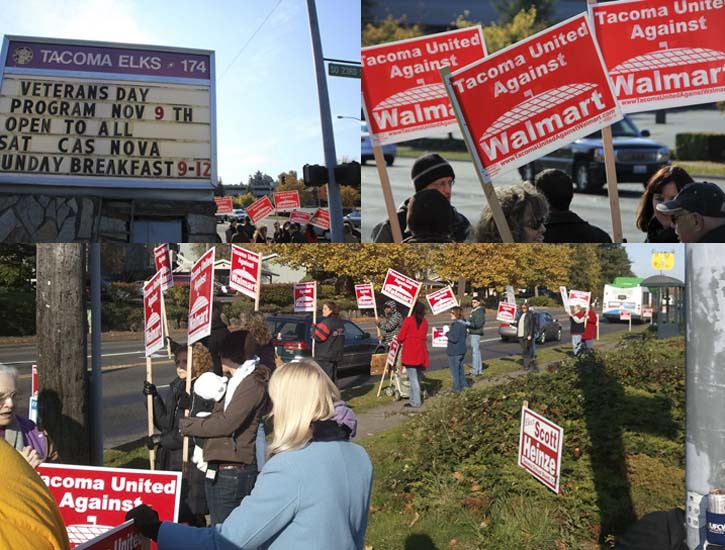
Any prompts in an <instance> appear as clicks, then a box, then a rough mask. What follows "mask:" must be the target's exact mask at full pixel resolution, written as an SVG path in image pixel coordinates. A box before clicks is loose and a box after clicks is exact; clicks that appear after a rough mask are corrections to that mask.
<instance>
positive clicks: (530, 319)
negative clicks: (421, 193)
mask: <svg viewBox="0 0 725 550" xmlns="http://www.w3.org/2000/svg"><path fill="white" fill-rule="evenodd" d="M534 315H535V313H534V312H533V311H531V310H529V311H528V312H526V317H525V318H524V320H523V322H524V335H523V336H521V337H520V338H522V339H524V340H528V338H529V336H531V338H532V339H533V338H534ZM522 317H523V314H522V315H521V317H519V320H518V323H516V334H517V335H518V326H519V324H520V323H521V318H522Z"/></svg>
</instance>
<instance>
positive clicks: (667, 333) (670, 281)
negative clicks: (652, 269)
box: [641, 275, 685, 338]
mask: <svg viewBox="0 0 725 550" xmlns="http://www.w3.org/2000/svg"><path fill="white" fill-rule="evenodd" d="M641 285H642V286H644V287H647V288H648V289H649V290H650V293H651V295H652V308H653V309H654V312H653V322H654V323H655V324H656V325H657V337H658V338H671V337H672V336H678V335H680V334H684V331H685V304H684V301H685V283H683V282H682V281H680V280H679V279H675V278H674V277H668V276H667V275H653V276H652V277H647V278H646V279H644V280H643V281H642V283H641Z"/></svg>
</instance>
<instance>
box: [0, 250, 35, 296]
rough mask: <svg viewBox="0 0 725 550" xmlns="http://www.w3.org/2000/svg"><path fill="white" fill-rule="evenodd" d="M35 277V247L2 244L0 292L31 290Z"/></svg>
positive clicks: (0, 251) (0, 252)
mask: <svg viewBox="0 0 725 550" xmlns="http://www.w3.org/2000/svg"><path fill="white" fill-rule="evenodd" d="M34 275H35V246H33V245H30V244H4V245H3V246H2V248H0V292H2V291H6V290H23V291H29V290H32V284H31V282H30V280H31V279H32V278H33V277H34Z"/></svg>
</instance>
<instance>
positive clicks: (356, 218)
mask: <svg viewBox="0 0 725 550" xmlns="http://www.w3.org/2000/svg"><path fill="white" fill-rule="evenodd" d="M342 221H344V222H350V223H351V224H352V226H353V227H355V228H356V229H360V224H361V223H362V213H361V212H360V210H353V211H352V212H350V213H349V214H348V215H347V216H345V217H343V218H342Z"/></svg>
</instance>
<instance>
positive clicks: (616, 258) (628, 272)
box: [597, 244, 634, 284]
mask: <svg viewBox="0 0 725 550" xmlns="http://www.w3.org/2000/svg"><path fill="white" fill-rule="evenodd" d="M597 257H598V258H599V265H600V266H601V268H602V274H601V282H602V284H606V283H611V282H612V281H613V280H614V278H615V277H634V273H633V272H632V261H631V260H630V259H629V256H628V255H627V251H626V250H625V249H624V247H623V246H622V245H621V244H603V245H601V246H599V247H597Z"/></svg>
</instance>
